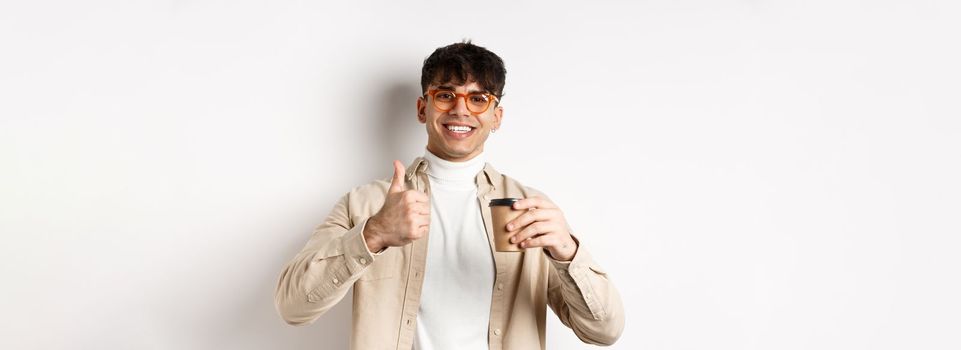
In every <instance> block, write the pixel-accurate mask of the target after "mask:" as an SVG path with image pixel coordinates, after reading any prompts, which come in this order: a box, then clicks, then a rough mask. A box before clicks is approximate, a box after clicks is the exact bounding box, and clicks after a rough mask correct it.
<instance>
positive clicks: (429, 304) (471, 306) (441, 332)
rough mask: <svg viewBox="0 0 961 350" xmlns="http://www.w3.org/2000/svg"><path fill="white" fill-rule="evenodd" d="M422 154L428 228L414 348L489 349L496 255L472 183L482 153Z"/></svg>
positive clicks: (480, 166)
mask: <svg viewBox="0 0 961 350" xmlns="http://www.w3.org/2000/svg"><path fill="white" fill-rule="evenodd" d="M424 158H426V159H427V163H428V166H427V175H428V178H429V180H430V207H431V208H430V231H429V233H428V234H427V239H428V248H427V266H426V269H425V271H424V287H423V289H422V292H421V298H420V300H421V302H420V309H419V310H418V316H417V333H416V336H415V337H414V349H415V350H442V349H465V350H469V349H489V346H488V344H487V334H488V332H487V330H488V329H487V328H488V326H489V324H490V308H491V293H493V286H494V274H495V272H494V257H493V256H492V255H491V248H490V243H489V241H488V239H487V231H485V229H484V221H483V218H482V217H481V207H480V205H481V204H480V202H479V201H478V199H477V184H476V183H475V182H474V177H475V176H477V174H478V173H479V172H481V171H482V170H483V168H484V154H483V153H481V154H479V155H477V156H476V157H474V158H472V159H470V160H468V161H465V162H450V161H446V160H443V159H440V158H438V157H437V156H435V155H434V154H432V153H430V151H427V152H425V154H424Z"/></svg>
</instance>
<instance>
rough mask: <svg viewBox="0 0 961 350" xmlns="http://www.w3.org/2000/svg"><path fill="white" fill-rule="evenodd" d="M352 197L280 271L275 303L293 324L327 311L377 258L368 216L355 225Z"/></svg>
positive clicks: (345, 199)
mask: <svg viewBox="0 0 961 350" xmlns="http://www.w3.org/2000/svg"><path fill="white" fill-rule="evenodd" d="M348 200H349V194H347V195H345V196H344V197H343V198H341V199H340V201H338V202H337V204H336V205H335V206H334V209H333V210H332V211H331V212H330V215H328V216H327V219H326V220H325V221H324V223H322V224H320V225H318V226H317V227H316V228H315V229H314V232H313V234H312V235H311V237H310V240H309V241H308V242H307V245H306V246H305V247H304V248H303V249H302V250H301V251H300V253H297V255H296V256H295V257H294V258H293V259H292V260H290V262H288V263H287V265H286V266H285V267H284V270H283V272H281V274H280V279H279V281H278V282H277V290H276V294H275V296H274V303H275V306H276V308H277V312H279V313H280V316H281V317H283V319H284V321H286V322H287V323H289V324H291V325H305V324H310V323H312V322H314V321H315V320H316V319H317V318H318V317H320V315H322V314H323V313H324V312H327V310H329V309H330V308H331V307H333V306H334V305H335V304H337V302H339V301H340V300H341V299H343V298H344V295H346V294H347V291H348V290H349V289H350V286H351V285H353V283H354V281H356V280H357V279H359V278H360V276H361V275H362V274H363V273H364V271H365V270H366V269H367V267H368V266H370V264H371V263H372V262H373V260H374V254H371V252H370V250H369V249H368V248H367V243H366V242H365V241H364V236H363V232H364V226H365V225H366V224H367V219H364V221H363V222H360V223H358V224H357V225H353V223H351V220H350V215H349V213H348Z"/></svg>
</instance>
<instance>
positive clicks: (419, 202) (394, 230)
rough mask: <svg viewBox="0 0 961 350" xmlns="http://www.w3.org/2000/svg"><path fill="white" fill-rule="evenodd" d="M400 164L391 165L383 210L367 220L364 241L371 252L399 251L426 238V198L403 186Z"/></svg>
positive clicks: (401, 166) (397, 162)
mask: <svg viewBox="0 0 961 350" xmlns="http://www.w3.org/2000/svg"><path fill="white" fill-rule="evenodd" d="M404 174H405V171H404V164H403V163H401V162H400V161H397V160H395V161H394V178H393V179H391V181H390V188H388V189H387V198H386V200H384V206H383V207H381V208H380V211H378V212H377V214H374V216H371V217H370V219H368V220H367V226H365V227H364V240H365V241H366V242H367V248H368V249H370V251H371V252H375V253H376V252H379V251H381V250H383V249H384V248H387V247H400V246H403V245H407V244H408V243H410V242H413V241H415V240H418V239H420V238H423V237H424V236H426V235H427V229H428V227H430V198H429V197H427V194H424V193H423V192H419V191H417V190H408V189H407V188H406V186H405V185H404Z"/></svg>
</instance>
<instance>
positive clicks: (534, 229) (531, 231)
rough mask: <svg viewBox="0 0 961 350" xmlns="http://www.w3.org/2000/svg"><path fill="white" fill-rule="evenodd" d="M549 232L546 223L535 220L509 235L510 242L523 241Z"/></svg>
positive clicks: (548, 226)
mask: <svg viewBox="0 0 961 350" xmlns="http://www.w3.org/2000/svg"><path fill="white" fill-rule="evenodd" d="M549 232H551V229H550V225H549V224H548V223H546V222H543V221H537V222H534V223H532V224H530V225H527V227H525V228H524V229H523V230H521V231H520V232H518V233H517V234H515V235H514V236H513V237H511V243H517V242H523V241H524V240H525V239H528V238H531V237H534V236H537V235H540V234H547V233H549Z"/></svg>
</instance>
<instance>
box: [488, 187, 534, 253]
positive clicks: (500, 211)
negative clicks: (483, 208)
mask: <svg viewBox="0 0 961 350" xmlns="http://www.w3.org/2000/svg"><path fill="white" fill-rule="evenodd" d="M519 200H521V199H520V198H498V199H492V200H491V202H490V204H489V205H488V206H489V207H490V208H491V220H492V221H493V225H494V250H496V251H498V252H522V251H524V249H521V247H520V246H518V245H517V244H513V243H511V241H510V233H511V232H509V231H507V223H508V222H510V221H511V220H514V219H515V218H517V217H518V216H520V215H521V214H523V213H524V212H526V211H527V210H515V209H514V202H517V201H519ZM518 231H520V230H519V229H518V230H514V231H513V232H518Z"/></svg>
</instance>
